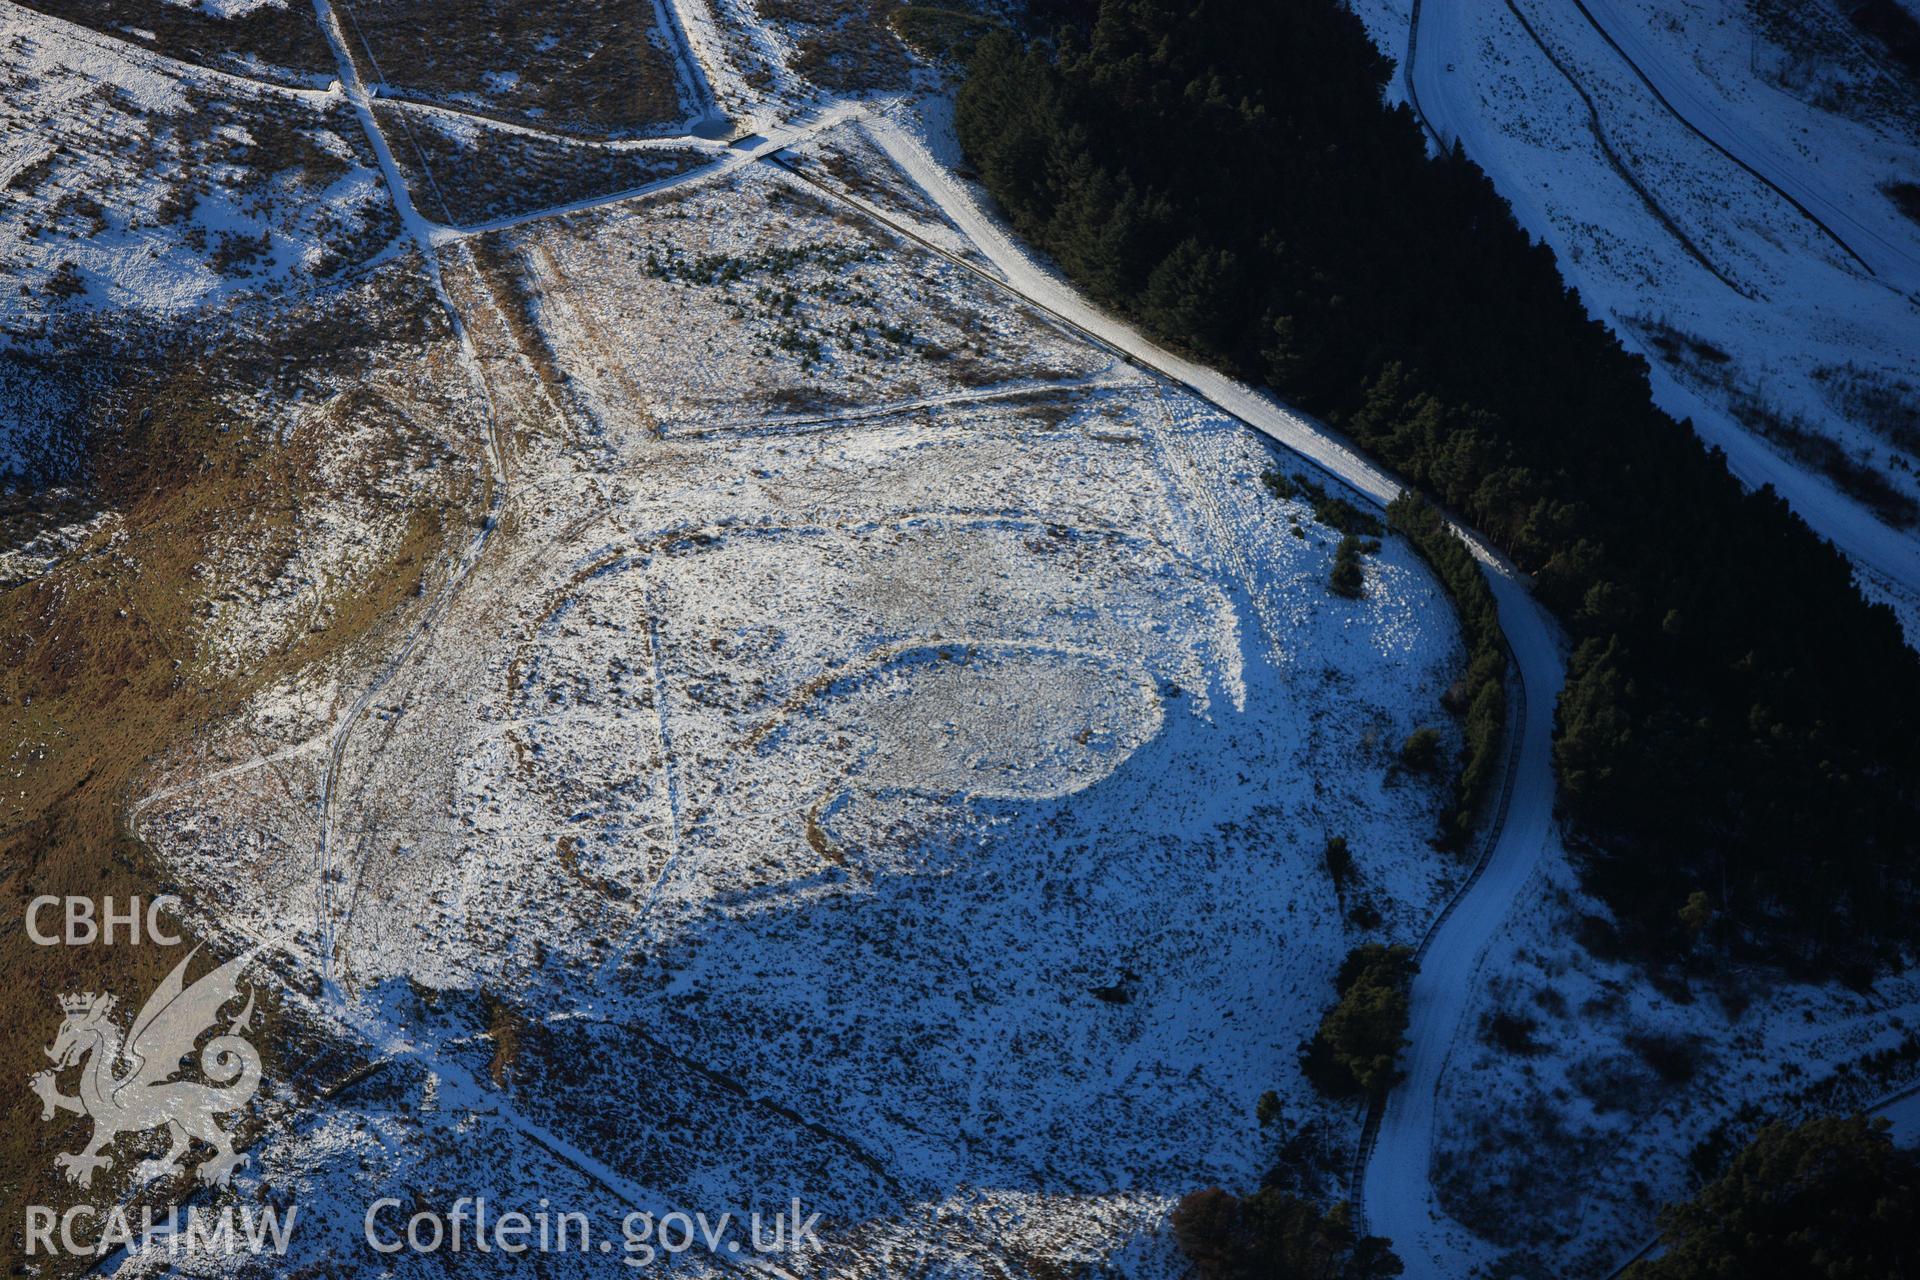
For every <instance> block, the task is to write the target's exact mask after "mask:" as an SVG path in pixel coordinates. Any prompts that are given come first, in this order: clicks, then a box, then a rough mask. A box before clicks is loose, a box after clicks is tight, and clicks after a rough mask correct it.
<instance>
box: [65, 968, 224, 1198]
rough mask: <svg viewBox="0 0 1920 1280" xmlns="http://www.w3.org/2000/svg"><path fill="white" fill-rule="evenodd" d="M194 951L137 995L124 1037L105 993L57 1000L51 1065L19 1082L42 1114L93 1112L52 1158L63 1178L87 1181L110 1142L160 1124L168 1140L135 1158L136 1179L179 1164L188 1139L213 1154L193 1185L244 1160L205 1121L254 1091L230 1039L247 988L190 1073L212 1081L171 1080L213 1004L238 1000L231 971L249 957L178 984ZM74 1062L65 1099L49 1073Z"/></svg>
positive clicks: (105, 1160) (213, 1012) (106, 1159)
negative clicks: (152, 1155) (77, 1146)
mask: <svg viewBox="0 0 1920 1280" xmlns="http://www.w3.org/2000/svg"><path fill="white" fill-rule="evenodd" d="M199 950H200V948H198V947H195V948H194V949H193V950H192V951H190V952H188V953H187V958H186V959H185V960H182V961H181V962H180V963H179V965H178V966H177V967H175V969H174V971H173V972H172V973H170V974H168V975H167V977H166V980H165V981H163V982H162V983H161V984H160V985H159V987H158V988H156V989H155V990H154V993H153V994H152V995H151V996H149V997H148V998H147V1002H146V1004H145V1005H143V1006H141V1009H140V1013H139V1016H138V1017H136V1018H134V1020H133V1026H132V1028H131V1029H130V1030H129V1031H128V1032H127V1036H126V1039H125V1040H124V1042H123V1041H122V1039H121V1034H120V1028H119V1026H118V1025H116V1024H115V1023H114V1022H113V1021H112V1019H111V1015H112V1013H113V1008H114V1005H115V1004H117V1003H118V1001H117V1000H116V999H115V998H114V997H113V996H110V995H96V994H92V993H89V994H86V995H69V996H62V997H60V1011H61V1012H62V1013H64V1014H65V1015H66V1021H64V1022H62V1023H61V1024H60V1034H59V1035H57V1036H55V1037H54V1041H53V1044H52V1045H51V1046H49V1047H48V1048H47V1050H46V1054H47V1057H49V1058H51V1059H52V1060H53V1064H54V1065H53V1070H52V1071H41V1072H39V1073H37V1074H36V1075H34V1076H33V1078H32V1079H31V1080H30V1081H29V1082H28V1083H29V1084H30V1085H31V1086H32V1088H33V1091H34V1092H35V1093H37V1094H39V1095H40V1104H41V1111H40V1118H41V1119H42V1120H51V1119H53V1116H54V1113H55V1112H56V1111H72V1112H74V1113H76V1114H79V1115H85V1116H91V1117H92V1118H93V1137H92V1139H91V1140H90V1141H89V1142H88V1143H87V1145H86V1147H85V1148H83V1149H82V1150H80V1151H77V1152H74V1153H72V1154H62V1155H57V1156H55V1157H54V1158H53V1162H54V1164H55V1166H56V1167H58V1168H61V1169H64V1170H66V1174H67V1177H68V1178H69V1179H70V1180H71V1181H74V1182H77V1183H79V1184H80V1185H81V1186H83V1187H85V1186H89V1185H91V1184H92V1182H93V1173H94V1170H96V1169H99V1168H102V1167H109V1166H111V1165H112V1164H113V1158H112V1157H111V1156H109V1155H107V1154H105V1153H106V1150H107V1148H108V1147H110V1146H112V1145H113V1142H114V1140H115V1139H116V1138H118V1137H119V1136H120V1135H121V1134H123V1133H144V1132H145V1131H147V1130H149V1129H157V1128H159V1127H160V1126H162V1125H164V1126H166V1130H167V1136H168V1137H169V1138H170V1139H172V1142H173V1146H172V1148H171V1149H170V1150H168V1152H167V1153H166V1154H165V1155H163V1156H161V1157H160V1158H159V1159H158V1160H147V1161H144V1162H142V1163H141V1165H140V1167H139V1169H138V1170H137V1173H136V1176H137V1177H138V1178H139V1179H140V1180H141V1181H146V1180H148V1179H151V1178H156V1177H163V1176H165V1175H167V1174H170V1173H173V1172H174V1171H175V1170H177V1169H179V1168H180V1164H181V1157H183V1156H185V1155H186V1154H187V1148H188V1146H189V1144H190V1140H191V1139H194V1138H198V1139H199V1140H200V1141H202V1142H204V1143H206V1144H207V1145H208V1146H210V1147H212V1148H213V1150H214V1154H213V1155H212V1156H210V1157H208V1158H207V1159H206V1160H204V1161H202V1162H201V1163H200V1165H199V1166H198V1168H196V1169H195V1171H194V1172H195V1175H196V1176H197V1177H198V1178H199V1179H200V1181H201V1182H203V1183H207V1184H213V1183H219V1184H221V1185H222V1186H224V1185H226V1183H227V1180H228V1179H229V1178H231V1177H232V1176H233V1171H234V1170H235V1169H238V1168H241V1167H243V1166H245V1165H246V1163H247V1157H246V1156H244V1155H240V1154H237V1153H236V1152H235V1151H234V1149H233V1138H232V1136H231V1135H230V1134H228V1133H227V1131H226V1130H224V1129H222V1128H221V1127H220V1126H219V1125H218V1124H216V1123H215V1122H214V1117H215V1116H216V1115H219V1114H221V1113H224V1112H229V1111H237V1110H239V1109H240V1108H241V1107H244V1106H245V1105H246V1104H247V1102H248V1100H250V1099H251V1098H252V1097H253V1094H254V1091H255V1090H256V1089H258V1088H259V1087H260V1055H259V1053H258V1052H257V1051H256V1050H255V1049H254V1047H253V1046H252V1045H251V1044H249V1043H247V1042H246V1041H245V1040H244V1039H242V1038H241V1037H240V1032H242V1031H245V1030H247V1029H248V1028H249V1026H250V1025H251V1023H252V1021H253V995H252V993H251V992H249V993H248V995H247V1004H246V1008H245V1009H243V1010H241V1012H240V1014H239V1016H238V1017H236V1018H234V1020H233V1021H232V1022H231V1023H230V1024H229V1025H228V1026H227V1028H226V1032H225V1034H223V1035H217V1036H215V1037H214V1038H213V1039H211V1040H209V1041H207V1043H206V1045H205V1047H204V1048H202V1049H201V1050H200V1071H201V1073H202V1074H203V1075H205V1076H206V1078H207V1079H208V1080H210V1081H212V1082H213V1084H212V1085H209V1084H202V1083H201V1082H199V1081H197V1080H175V1079H173V1078H172V1077H173V1076H174V1075H175V1074H176V1073H178V1072H179V1070H180V1063H181V1060H182V1059H183V1058H186V1057H187V1056H188V1055H189V1054H191V1053H192V1052H193V1049H194V1042H195V1041H197V1040H198V1039H199V1038H200V1036H201V1034H202V1033H204V1032H205V1031H207V1030H209V1029H210V1028H212V1027H213V1026H214V1024H215V1023H217V1022H218V1021H219V1018H220V1010H221V1009H222V1008H223V1007H225V1006H226V1005H227V1004H228V1003H229V1002H231V1001H233V1000H234V999H236V998H238V996H239V986H240V973H241V971H242V970H243V969H245V968H246V966H247V964H248V963H249V962H250V961H251V960H252V959H253V953H252V952H248V953H247V954H246V955H243V956H240V957H238V958H237V959H234V960H229V961H228V962H227V963H226V964H223V965H221V966H220V967H219V968H218V969H215V970H214V971H213V972H212V973H209V974H208V975H207V976H206V977H204V978H201V979H200V980H199V981H198V982H195V983H194V984H193V985H192V986H187V985H186V981H185V978H186V972H187V965H188V963H189V962H190V961H191V960H192V959H193V957H194V955H195V954H196V953H198V952H199ZM82 1060H85V1062H86V1065H85V1067H84V1068H82V1070H81V1072H80V1086H79V1090H80V1091H79V1093H78V1094H77V1095H76V1096H72V1097H69V1096H68V1095H66V1094H63V1093H61V1092H60V1089H59V1086H58V1085H57V1084H56V1083H55V1074H56V1073H57V1072H60V1071H65V1070H66V1069H67V1068H69V1067H71V1066H73V1065H74V1064H76V1063H78V1062H81V1061H82ZM215 1085H221V1086H225V1087H224V1088H215V1087H214V1086H215Z"/></svg>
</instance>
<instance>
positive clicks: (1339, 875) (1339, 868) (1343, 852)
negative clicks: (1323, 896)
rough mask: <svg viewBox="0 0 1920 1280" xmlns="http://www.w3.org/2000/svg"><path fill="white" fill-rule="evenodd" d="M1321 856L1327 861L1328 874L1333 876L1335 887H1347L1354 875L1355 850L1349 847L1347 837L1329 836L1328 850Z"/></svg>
mask: <svg viewBox="0 0 1920 1280" xmlns="http://www.w3.org/2000/svg"><path fill="white" fill-rule="evenodd" d="M1321 856H1322V857H1323V858H1324V859H1325V861H1326V864H1327V874H1328V875H1329V876H1332V877H1333V887H1334V888H1335V889H1345V888H1346V887H1347V881H1348V880H1349V879H1351V878H1352V876H1353V850H1351V849H1349V848H1347V838H1346V837H1345V836H1328V837H1327V848H1326V851H1325V853H1323V854H1322V855H1321Z"/></svg>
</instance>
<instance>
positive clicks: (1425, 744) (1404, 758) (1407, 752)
mask: <svg viewBox="0 0 1920 1280" xmlns="http://www.w3.org/2000/svg"><path fill="white" fill-rule="evenodd" d="M1400 763H1401V764H1402V765H1403V766H1405V767H1406V768H1407V769H1410V770H1412V771H1413V772H1414V773H1431V772H1433V770H1434V769H1435V768H1437V767H1438V766H1439V764H1440V731H1439V730H1438V729H1435V728H1433V727H1431V726H1429V725H1422V726H1420V727H1419V728H1418V729H1415V730H1414V731H1413V732H1412V733H1410V734H1408V735H1407V740H1406V741H1405V742H1403V743H1401V744H1400Z"/></svg>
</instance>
